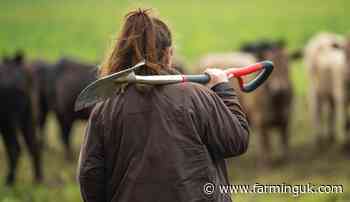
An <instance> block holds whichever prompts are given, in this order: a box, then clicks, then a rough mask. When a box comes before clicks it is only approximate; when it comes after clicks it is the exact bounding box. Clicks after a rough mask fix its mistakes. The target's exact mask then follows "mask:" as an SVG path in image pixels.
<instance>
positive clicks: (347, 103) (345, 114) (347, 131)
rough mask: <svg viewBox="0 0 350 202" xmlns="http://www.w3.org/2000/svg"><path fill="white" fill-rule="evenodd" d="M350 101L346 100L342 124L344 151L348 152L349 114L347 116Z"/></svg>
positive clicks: (349, 145)
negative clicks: (343, 127)
mask: <svg viewBox="0 0 350 202" xmlns="http://www.w3.org/2000/svg"><path fill="white" fill-rule="evenodd" d="M349 106H350V99H349V98H347V102H346V104H345V106H344V123H345V133H344V134H345V144H344V150H345V151H346V152H350V114H349Z"/></svg>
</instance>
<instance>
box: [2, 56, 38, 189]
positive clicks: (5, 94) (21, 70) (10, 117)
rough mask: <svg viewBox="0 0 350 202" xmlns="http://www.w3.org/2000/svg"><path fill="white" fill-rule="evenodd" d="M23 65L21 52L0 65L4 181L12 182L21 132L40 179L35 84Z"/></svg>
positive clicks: (19, 150)
mask: <svg viewBox="0 0 350 202" xmlns="http://www.w3.org/2000/svg"><path fill="white" fill-rule="evenodd" d="M34 82H35V81H34V80H33V77H32V75H31V74H30V72H29V71H28V69H27V68H26V67H25V64H24V61H23V55H22V53H20V52H18V53H16V55H15V56H14V57H13V58H5V59H4V60H3V63H2V64H0V97H1V99H0V113H1V117H0V119H1V120H0V132H1V134H2V137H3V140H4V141H3V142H4V145H5V150H6V153H7V158H8V165H9V167H8V173H7V177H6V184H7V185H13V184H14V182H15V177H16V171H17V163H18V158H19V157H20V153H21V146H20V142H19V137H20V136H19V135H18V134H17V131H20V132H21V136H22V137H23V138H24V142H25V144H26V145H27V147H28V151H29V154H30V157H31V161H32V164H33V170H34V179H35V181H36V182H41V181H42V178H43V174H42V167H41V154H40V147H39V144H38V139H37V133H36V114H37V113H36V109H37V108H38V107H37V106H36V104H37V102H36V100H37V99H36V98H35V97H36V96H37V94H36V92H37V90H35V87H36V85H34Z"/></svg>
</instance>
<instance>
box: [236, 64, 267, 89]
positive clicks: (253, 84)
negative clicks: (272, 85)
mask: <svg viewBox="0 0 350 202" xmlns="http://www.w3.org/2000/svg"><path fill="white" fill-rule="evenodd" d="M261 63H262V65H263V66H262V71H260V72H259V74H258V75H257V76H256V77H255V78H254V79H253V80H251V81H249V82H248V83H247V84H243V86H242V87H241V90H242V91H243V92H246V93H248V92H252V91H254V90H255V89H257V88H258V87H259V86H260V85H261V84H263V83H264V82H265V81H266V79H267V78H268V77H269V76H270V74H271V73H272V70H273V63H272V62H271V61H263V62H261Z"/></svg>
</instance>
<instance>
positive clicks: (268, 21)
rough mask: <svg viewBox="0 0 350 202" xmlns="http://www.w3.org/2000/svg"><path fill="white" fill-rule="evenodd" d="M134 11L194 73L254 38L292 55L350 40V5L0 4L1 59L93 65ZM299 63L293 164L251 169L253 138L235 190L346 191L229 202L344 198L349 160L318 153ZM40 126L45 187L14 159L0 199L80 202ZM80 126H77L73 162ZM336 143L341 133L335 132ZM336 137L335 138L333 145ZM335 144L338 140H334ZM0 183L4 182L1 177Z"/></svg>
mask: <svg viewBox="0 0 350 202" xmlns="http://www.w3.org/2000/svg"><path fill="white" fill-rule="evenodd" d="M137 6H143V7H153V8H155V9H156V11H157V13H159V15H160V16H161V17H163V18H165V19H166V21H167V22H168V23H169V24H170V25H171V28H172V30H173V32H174V36H175V48H176V51H177V52H178V54H180V55H183V56H184V58H185V59H187V61H188V64H189V66H191V67H192V68H194V67H193V65H191V64H195V62H196V61H197V59H198V58H199V57H200V56H201V55H203V54H206V53H209V52H227V51H234V50H237V49H238V48H239V46H240V44H242V43H244V42H246V41H249V40H255V39H258V38H273V39H285V40H287V42H288V48H289V50H291V51H293V50H297V49H300V48H303V46H304V45H305V43H306V42H307V40H308V39H309V38H310V37H311V36H312V35H313V34H315V33H317V32H320V31H332V32H337V33H343V34H346V33H350V27H349V23H348V19H349V17H350V13H349V12H348V11H347V10H346V8H350V1H348V0H333V1H325V0H294V1H288V0H264V1H262V0H250V1H247V0H245V1H244V0H220V1H211V0H202V1H199V0H193V1H186V0H177V1H161V0H153V1H147V2H146V1H142V2H139V1H131V0H129V1H126V0H114V1H112V0H102V1H93V0H84V1H83V0H74V1H73V0H61V1H49V0H25V1H24V0H1V1H0V56H1V55H3V54H12V53H13V52H14V51H15V50H17V49H22V50H24V51H25V52H26V54H27V55H28V57H29V58H30V59H35V58H43V59H47V60H49V61H55V60H57V59H58V58H60V57H62V56H73V57H76V58H79V59H82V60H86V61H90V62H96V61H97V62H99V61H101V59H102V58H103V57H104V54H105V52H106V50H107V49H108V47H109V46H110V44H111V42H112V41H113V39H114V38H115V36H116V32H117V31H118V30H119V29H120V24H121V20H122V17H123V15H124V14H125V13H126V12H127V11H128V10H129V9H130V8H135V7H137ZM303 72H304V68H303V65H302V61H297V62H296V63H294V64H293V67H292V75H293V81H294V84H295V87H296V92H297V93H296V95H297V96H296V98H295V105H294V113H293V122H292V125H291V144H292V146H291V147H292V148H291V151H292V154H291V159H290V161H289V162H288V163H287V164H284V165H280V166H274V167H273V168H271V169H269V170H259V169H258V168H257V167H256V164H255V162H256V158H258V156H257V155H256V151H257V145H256V139H257V138H256V137H255V136H254V134H253V135H252V138H251V140H252V143H251V145H250V149H249V152H248V153H247V154H246V155H244V156H242V157H239V158H236V159H232V160H230V161H229V162H230V176H231V179H232V183H248V184H254V183H255V182H258V183H261V184H279V183H283V182H284V183H290V184H304V183H308V182H311V183H319V184H343V185H344V189H345V193H343V194H305V195H302V196H300V197H293V196H292V195H288V194H237V195H234V198H235V201H242V202H253V201H254V202H257V201H258V202H260V201H276V202H277V201H306V202H316V201H317V202H319V201H320V202H333V201H339V202H347V201H350V192H349V186H350V172H349V167H350V161H349V157H348V156H346V155H345V154H343V153H342V152H341V151H340V146H334V147H328V148H324V150H322V151H317V149H316V148H315V145H314V137H313V136H312V128H311V126H310V121H309V115H308V107H307V105H306V101H305V95H306V93H307V80H306V79H305V76H304V73H303ZM50 120H51V121H50V123H49V125H48V127H47V132H48V135H49V138H48V142H49V146H48V148H47V149H46V151H45V154H44V171H45V177H46V178H45V183H44V184H43V185H33V184H32V177H31V176H32V175H31V164H30V163H29V160H28V156H27V154H26V152H24V156H23V157H22V158H21V159H20V166H19V168H18V169H19V176H18V183H17V186H16V187H15V188H6V187H3V186H2V185H0V202H17V201H18V202H19V201H26V202H34V201H47V202H51V201H67V202H76V201H81V199H80V194H79V188H78V186H77V184H76V182H75V170H76V163H75V162H74V163H67V162H65V161H64V156H63V152H62V147H61V144H60V142H59V139H58V135H57V126H56V122H55V119H54V118H51V119H50ZM83 130H84V123H78V124H77V125H76V127H75V129H74V143H75V150H76V156H77V153H78V150H79V145H80V144H79V143H80V142H81V139H82V136H83ZM339 136H340V135H339ZM340 141H341V136H340V137H339V142H340ZM274 143H275V147H274V150H275V157H276V158H278V157H279V151H281V150H280V149H279V148H278V137H277V136H276V137H275V136H274ZM339 145H340V143H339ZM0 162H1V164H0V176H1V177H4V175H5V170H6V158H5V154H4V149H3V145H2V144H1V146H0ZM1 179H2V178H1Z"/></svg>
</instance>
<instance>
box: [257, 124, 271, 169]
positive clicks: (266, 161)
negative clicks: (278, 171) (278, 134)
mask: <svg viewBox="0 0 350 202" xmlns="http://www.w3.org/2000/svg"><path fill="white" fill-rule="evenodd" d="M259 132H260V135H259V137H260V154H259V155H258V158H259V156H260V158H259V160H258V163H259V164H260V167H269V166H270V165H271V141H270V135H269V134H268V128H266V127H260V130H259Z"/></svg>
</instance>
